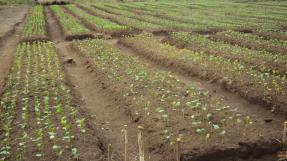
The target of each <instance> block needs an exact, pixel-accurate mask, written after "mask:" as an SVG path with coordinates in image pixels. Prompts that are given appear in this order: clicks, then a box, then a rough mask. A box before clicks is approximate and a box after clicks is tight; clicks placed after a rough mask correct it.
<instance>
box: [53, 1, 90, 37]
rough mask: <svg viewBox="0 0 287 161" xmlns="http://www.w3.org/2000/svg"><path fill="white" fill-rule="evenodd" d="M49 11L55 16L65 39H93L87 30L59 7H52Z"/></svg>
mask: <svg viewBox="0 0 287 161" xmlns="http://www.w3.org/2000/svg"><path fill="white" fill-rule="evenodd" d="M50 9H51V10H52V11H53V13H54V14H55V18H57V20H58V21H59V23H60V26H61V29H62V31H63V32H64V34H65V37H66V39H73V38H75V37H76V38H77V37H79V38H81V37H93V36H92V34H91V32H90V30H89V29H87V28H86V27H84V26H83V25H82V24H80V23H79V22H78V21H77V20H76V19H75V18H74V17H72V16H71V15H69V14H67V13H65V12H64V10H63V8H61V7H60V6H57V5H52V6H51V7H50Z"/></svg>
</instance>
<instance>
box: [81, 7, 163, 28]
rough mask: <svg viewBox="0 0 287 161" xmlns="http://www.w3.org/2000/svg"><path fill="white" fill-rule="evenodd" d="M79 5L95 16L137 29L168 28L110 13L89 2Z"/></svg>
mask: <svg viewBox="0 0 287 161" xmlns="http://www.w3.org/2000/svg"><path fill="white" fill-rule="evenodd" d="M77 6H78V7H80V8H82V9H83V10H86V11H88V12H89V13H90V14H92V15H94V16H98V17H102V18H105V19H109V20H112V21H114V22H117V23H118V24H122V25H125V26H130V27H132V28H135V29H139V30H144V31H151V32H153V31H160V30H166V27H164V26H161V25H157V24H152V23H149V22H145V21H141V20H137V19H133V18H129V17H127V16H124V15H117V14H112V13H108V12H105V11H102V10H99V9H96V8H94V7H91V6H89V5H87V4H84V5H82V4H77Z"/></svg>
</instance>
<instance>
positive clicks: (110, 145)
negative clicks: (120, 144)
mask: <svg viewBox="0 0 287 161" xmlns="http://www.w3.org/2000/svg"><path fill="white" fill-rule="evenodd" d="M111 147H112V144H109V145H108V161H111Z"/></svg>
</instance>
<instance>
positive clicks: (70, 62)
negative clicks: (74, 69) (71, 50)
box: [64, 58, 76, 65]
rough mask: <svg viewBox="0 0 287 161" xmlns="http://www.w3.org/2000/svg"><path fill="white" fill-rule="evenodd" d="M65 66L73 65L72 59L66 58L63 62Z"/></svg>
mask: <svg viewBox="0 0 287 161" xmlns="http://www.w3.org/2000/svg"><path fill="white" fill-rule="evenodd" d="M64 63H65V64H70V65H75V64H76V62H75V60H74V59H73V58H67V59H66V60H65V61H64Z"/></svg>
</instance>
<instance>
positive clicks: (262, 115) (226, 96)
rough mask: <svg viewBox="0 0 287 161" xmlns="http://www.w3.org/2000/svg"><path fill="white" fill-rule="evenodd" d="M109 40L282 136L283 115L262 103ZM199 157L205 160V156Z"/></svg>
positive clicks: (259, 127) (127, 52)
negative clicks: (273, 112)
mask: <svg viewBox="0 0 287 161" xmlns="http://www.w3.org/2000/svg"><path fill="white" fill-rule="evenodd" d="M109 42H110V43H111V44H113V45H114V47H116V48H119V49H120V50H121V51H123V52H122V53H125V54H128V55H132V56H136V57H138V58H140V59H141V60H142V61H143V62H145V63H147V64H149V65H150V68H152V69H154V70H158V71H167V72H171V74H173V75H175V77H176V78H177V79H178V80H180V81H181V82H184V83H185V84H187V85H188V84H192V85H193V86H194V87H196V88H198V89H200V90H203V91H209V94H210V95H211V97H213V98H215V99H220V100H222V101H223V102H224V104H225V105H227V106H230V107H234V108H237V109H238V111H239V112H241V113H242V114H248V115H250V116H251V117H252V118H253V119H254V120H256V122H257V123H258V126H257V127H256V129H258V130H260V131H261V130H263V129H268V131H269V130H270V131H269V132H271V133H274V134H275V133H276V134H275V135H276V136H280V131H281V129H282V127H281V126H282V123H283V122H284V118H283V116H280V115H275V114H272V113H270V112H269V111H267V110H265V109H264V108H262V107H261V106H260V105H255V104H251V103H249V102H248V101H247V100H245V99H243V98H242V97H240V96H238V95H236V94H233V93H229V92H227V91H225V90H223V89H222V88H221V87H220V86H217V85H216V84H213V83H210V82H207V81H203V80H201V79H199V78H196V77H189V76H187V75H185V74H183V73H179V72H178V71H176V70H174V69H172V68H167V67H163V66H161V65H159V64H157V63H156V62H153V61H151V60H149V59H148V58H147V57H145V56H143V55H141V54H139V53H137V52H135V51H133V50H132V49H131V48H128V47H125V46H123V45H121V44H119V43H117V40H110V41H109ZM235 155H236V154H235ZM264 155H265V154H263V153H262V154H260V155H259V156H257V157H260V156H264ZM264 157H265V156H264ZM268 157H269V156H268ZM268 157H267V158H268ZM199 159H203V160H204V157H203V158H199ZM260 160H261V159H260ZM262 160H264V159H262ZM266 160H268V159H266Z"/></svg>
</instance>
